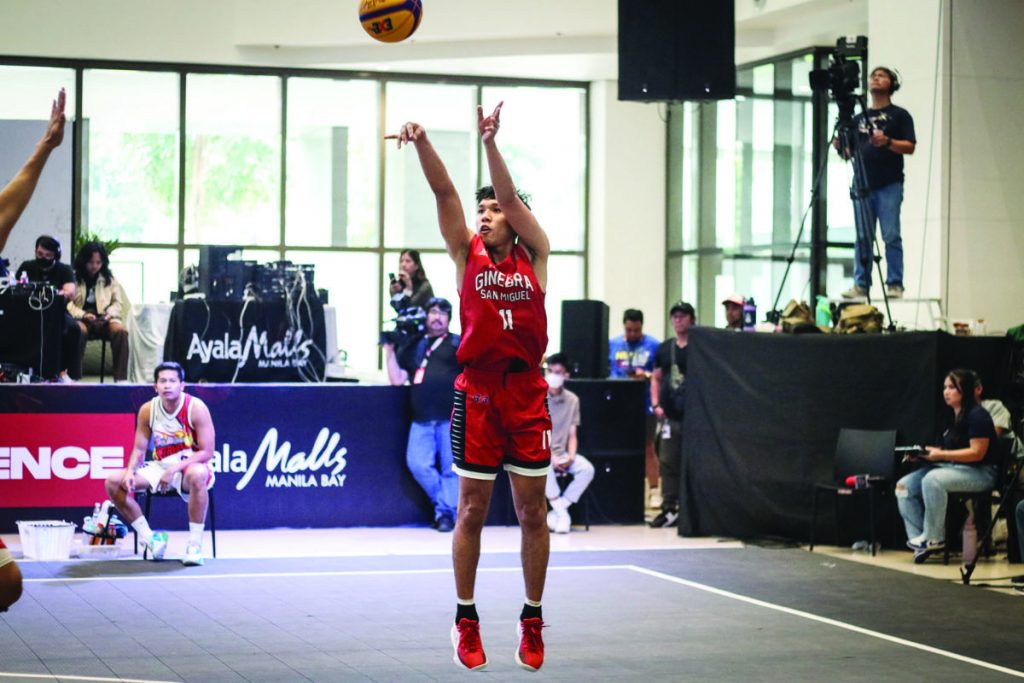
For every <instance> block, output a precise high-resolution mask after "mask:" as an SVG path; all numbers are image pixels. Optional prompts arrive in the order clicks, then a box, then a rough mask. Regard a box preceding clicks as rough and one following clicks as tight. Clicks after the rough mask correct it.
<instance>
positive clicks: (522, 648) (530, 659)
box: [516, 619, 544, 671]
mask: <svg viewBox="0 0 1024 683" xmlns="http://www.w3.org/2000/svg"><path fill="white" fill-rule="evenodd" d="M542 628H544V620H543V619H523V620H521V621H520V622H519V626H518V628H517V629H516V632H517V635H518V637H519V647H517V648H516V664H518V665H519V666H521V667H523V668H524V669H526V670H527V671H537V670H538V669H540V667H541V665H542V664H544V639H543V638H541V635H540V630H541V629H542Z"/></svg>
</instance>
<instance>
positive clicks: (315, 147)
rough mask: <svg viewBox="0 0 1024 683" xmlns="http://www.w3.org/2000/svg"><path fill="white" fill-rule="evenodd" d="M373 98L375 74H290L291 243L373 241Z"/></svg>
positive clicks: (376, 153) (376, 149) (376, 237)
mask: <svg viewBox="0 0 1024 683" xmlns="http://www.w3.org/2000/svg"><path fill="white" fill-rule="evenodd" d="M379 97H380V85H379V84H378V83H377V82H376V81H336V80H329V79H326V78H289V79H288V147H287V151H288V176H287V188H286V196H287V197H288V204H287V209H286V211H287V219H286V224H287V226H288V228H287V235H286V236H285V238H286V242H287V243H288V244H289V245H302V246H315V247H375V246H377V245H378V244H379V242H380V231H379V229H378V225H379V222H378V213H379V208H378V201H377V199H378V196H379V193H378V186H379V174H378V172H377V169H378V168H379V157H380V135H381V133H380V130H379V126H380V122H379V117H378V115H377V101H378V98H379Z"/></svg>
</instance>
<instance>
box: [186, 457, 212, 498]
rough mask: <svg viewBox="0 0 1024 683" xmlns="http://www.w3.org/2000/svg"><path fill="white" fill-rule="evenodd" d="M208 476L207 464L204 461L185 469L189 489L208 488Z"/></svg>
mask: <svg viewBox="0 0 1024 683" xmlns="http://www.w3.org/2000/svg"><path fill="white" fill-rule="evenodd" d="M207 477H209V474H208V472H207V470H206V465H204V464H202V463H196V464H195V465H191V466H189V468H188V469H187V470H186V471H185V481H186V482H188V485H189V489H190V490H192V491H198V490H199V489H200V488H206V479H207Z"/></svg>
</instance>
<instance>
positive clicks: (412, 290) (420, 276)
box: [388, 249, 434, 313]
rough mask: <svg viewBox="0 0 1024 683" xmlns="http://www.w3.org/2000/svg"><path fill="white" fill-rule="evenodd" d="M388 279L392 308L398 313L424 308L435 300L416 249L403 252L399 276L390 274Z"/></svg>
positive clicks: (400, 259) (399, 263) (399, 262)
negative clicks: (409, 309) (413, 308)
mask: <svg viewBox="0 0 1024 683" xmlns="http://www.w3.org/2000/svg"><path fill="white" fill-rule="evenodd" d="M388 279H389V280H390V281H391V282H390V285H389V291H390V292H391V307H392V308H393V309H395V311H396V312H398V313H401V312H402V311H404V310H405V309H407V308H411V307H413V306H419V307H420V308H423V307H425V306H426V303H427V302H428V301H430V300H431V299H433V298H434V288H433V287H431V286H430V280H428V279H427V272H426V271H425V270H423V262H422V261H420V252H419V251H417V250H416V249H404V250H403V251H402V253H401V255H400V256H399V257H398V274H397V275H396V274H395V273H388Z"/></svg>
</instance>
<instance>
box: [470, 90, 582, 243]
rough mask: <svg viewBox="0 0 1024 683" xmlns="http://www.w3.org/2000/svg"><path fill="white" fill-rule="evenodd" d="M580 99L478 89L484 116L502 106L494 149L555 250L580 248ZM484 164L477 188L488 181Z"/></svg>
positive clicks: (573, 93) (572, 93)
mask: <svg viewBox="0 0 1024 683" xmlns="http://www.w3.org/2000/svg"><path fill="white" fill-rule="evenodd" d="M584 95H585V92H584V91H583V90H582V89H568V88H566V89H562V90H552V89H550V88H510V87H501V88H498V87H487V88H483V89H482V97H481V101H482V102H483V107H484V109H485V111H484V113H485V114H487V113H490V110H491V109H493V107H494V106H495V105H496V104H497V103H498V102H505V105H504V106H503V107H502V112H501V131H500V132H499V134H498V138H497V140H498V146H499V148H500V149H501V152H502V155H503V156H504V157H505V161H506V163H507V164H508V167H509V171H510V172H511V173H512V178H513V179H514V180H515V182H516V185H517V186H519V187H520V188H521V189H522V190H524V191H525V192H527V193H528V194H529V195H530V196H531V201H530V206H531V208H532V209H533V211H534V213H535V214H536V215H537V217H538V219H539V220H540V222H541V225H543V226H545V227H546V228H547V232H548V237H549V239H550V240H551V248H552V249H554V250H556V251H579V250H582V249H583V225H584V217H585V211H586V198H585V196H584V192H583V190H584V187H585V186H586V183H585V179H584V175H583V174H584V172H585V170H586V169H585V165H584V160H585V158H586V147H585V144H584V143H585V140H586V136H585V130H586V127H585V119H584V114H585V111H586V109H585V106H586V105H585V102H584V99H583V98H584ZM553 111H557V112H558V113H559V114H558V116H557V117H552V116H551V112H553ZM483 165H484V167H483V168H482V169H481V176H482V178H481V184H485V183H488V182H489V180H488V177H487V165H486V160H484V162H483Z"/></svg>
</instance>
